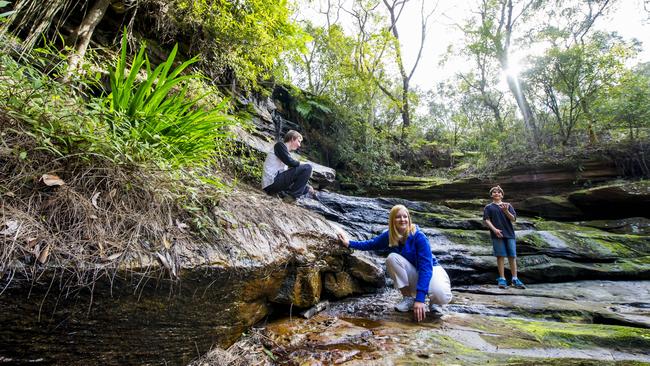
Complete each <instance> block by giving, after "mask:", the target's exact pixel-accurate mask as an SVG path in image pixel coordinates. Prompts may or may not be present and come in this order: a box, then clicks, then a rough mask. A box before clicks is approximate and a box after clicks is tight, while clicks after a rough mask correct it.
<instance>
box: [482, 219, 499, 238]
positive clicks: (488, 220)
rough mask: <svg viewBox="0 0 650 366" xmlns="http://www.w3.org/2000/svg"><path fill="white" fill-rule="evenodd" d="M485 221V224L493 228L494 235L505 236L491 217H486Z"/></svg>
mask: <svg viewBox="0 0 650 366" xmlns="http://www.w3.org/2000/svg"><path fill="white" fill-rule="evenodd" d="M484 221H485V224H486V225H487V226H488V227H489V228H490V230H492V232H493V233H494V235H496V236H497V238H503V234H501V230H499V229H497V227H496V226H494V224H493V223H492V221H490V219H485V220H484Z"/></svg>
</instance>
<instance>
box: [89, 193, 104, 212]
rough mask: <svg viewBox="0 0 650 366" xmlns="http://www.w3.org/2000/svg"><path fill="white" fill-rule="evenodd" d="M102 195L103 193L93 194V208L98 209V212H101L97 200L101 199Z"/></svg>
mask: <svg viewBox="0 0 650 366" xmlns="http://www.w3.org/2000/svg"><path fill="white" fill-rule="evenodd" d="M101 193H102V192H97V193H95V194H93V198H92V199H91V201H92V203H93V207H94V208H96V209H98V210H99V206H97V198H98V197H99V195H100V194H101Z"/></svg>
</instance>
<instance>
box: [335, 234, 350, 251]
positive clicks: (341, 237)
mask: <svg viewBox="0 0 650 366" xmlns="http://www.w3.org/2000/svg"><path fill="white" fill-rule="evenodd" d="M336 236H337V237H338V238H339V243H340V244H341V245H343V246H344V247H346V248H347V247H349V246H350V240H348V238H347V237H346V236H345V235H344V234H343V233H336Z"/></svg>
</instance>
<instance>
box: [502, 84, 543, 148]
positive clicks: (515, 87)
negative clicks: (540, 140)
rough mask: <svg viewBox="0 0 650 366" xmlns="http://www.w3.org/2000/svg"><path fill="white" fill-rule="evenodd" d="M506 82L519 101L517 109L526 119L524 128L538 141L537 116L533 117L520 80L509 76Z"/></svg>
mask: <svg viewBox="0 0 650 366" xmlns="http://www.w3.org/2000/svg"><path fill="white" fill-rule="evenodd" d="M506 81H507V82H508V88H509V89H510V91H511V92H512V95H513V96H514V97H515V100H516V101H517V107H519V111H520V112H521V115H522V117H523V118H524V126H525V127H526V130H527V131H529V132H530V133H532V135H533V139H534V140H535V141H537V126H536V125H535V116H534V115H533V111H532V109H531V108H530V104H528V100H527V99H526V96H525V95H524V91H523V90H521V85H520V84H519V80H517V79H515V78H513V77H512V76H508V77H506Z"/></svg>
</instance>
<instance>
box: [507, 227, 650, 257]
mask: <svg viewBox="0 0 650 366" xmlns="http://www.w3.org/2000/svg"><path fill="white" fill-rule="evenodd" d="M517 241H518V249H519V251H520V253H522V254H524V253H529V254H540V253H543V254H548V255H551V256H555V257H562V258H569V259H582V260H591V261H598V262H602V261H615V260H617V259H621V258H636V257H638V256H646V255H648V254H650V239H649V238H648V237H645V236H639V235H621V234H611V233H605V232H602V231H595V230H592V231H581V232H576V231H564V230H556V231H526V232H523V233H519V235H518V237H517Z"/></svg>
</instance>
